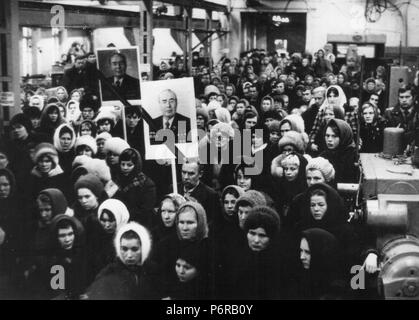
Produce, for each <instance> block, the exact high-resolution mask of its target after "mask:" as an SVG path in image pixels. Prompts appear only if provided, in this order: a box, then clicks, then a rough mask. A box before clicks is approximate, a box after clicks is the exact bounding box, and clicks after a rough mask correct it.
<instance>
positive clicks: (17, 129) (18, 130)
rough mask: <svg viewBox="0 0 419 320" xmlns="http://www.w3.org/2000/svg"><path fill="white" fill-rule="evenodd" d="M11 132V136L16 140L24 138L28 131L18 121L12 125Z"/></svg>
mask: <svg viewBox="0 0 419 320" xmlns="http://www.w3.org/2000/svg"><path fill="white" fill-rule="evenodd" d="M11 132H12V137H13V138H14V139H16V140H25V139H26V138H27V137H28V131H26V128H25V127H24V126H22V125H21V124H19V123H17V124H15V125H13V127H12V131H11Z"/></svg>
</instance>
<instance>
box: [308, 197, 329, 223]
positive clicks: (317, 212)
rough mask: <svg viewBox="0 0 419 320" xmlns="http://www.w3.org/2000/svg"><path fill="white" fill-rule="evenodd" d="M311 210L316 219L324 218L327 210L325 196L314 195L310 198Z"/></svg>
mask: <svg viewBox="0 0 419 320" xmlns="http://www.w3.org/2000/svg"><path fill="white" fill-rule="evenodd" d="M310 211H311V214H312V216H313V218H314V220H321V219H323V217H324V215H325V213H326V211H327V202H326V199H325V197H324V196H321V195H314V196H312V197H311V198H310Z"/></svg>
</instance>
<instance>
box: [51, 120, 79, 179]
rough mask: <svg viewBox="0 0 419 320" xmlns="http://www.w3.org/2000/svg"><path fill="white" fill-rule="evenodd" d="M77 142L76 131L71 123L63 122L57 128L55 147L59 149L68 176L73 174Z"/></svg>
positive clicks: (59, 155)
mask: <svg viewBox="0 0 419 320" xmlns="http://www.w3.org/2000/svg"><path fill="white" fill-rule="evenodd" d="M75 143H76V133H75V132H74V130H73V127H72V126H71V125H68V124H66V123H63V124H61V125H60V126H59V127H58V128H57V129H56V130H55V133H54V147H55V148H56V149H57V151H58V158H59V163H60V166H61V168H62V169H63V170H64V172H65V173H66V174H67V175H68V176H69V175H70V174H71V165H72V163H73V160H74V158H75V156H76V152H75V149H74V145H75Z"/></svg>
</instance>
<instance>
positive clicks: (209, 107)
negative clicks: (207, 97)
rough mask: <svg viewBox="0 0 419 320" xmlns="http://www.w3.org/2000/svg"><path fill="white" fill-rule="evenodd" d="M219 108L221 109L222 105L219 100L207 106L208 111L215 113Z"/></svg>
mask: <svg viewBox="0 0 419 320" xmlns="http://www.w3.org/2000/svg"><path fill="white" fill-rule="evenodd" d="M218 108H221V104H220V103H219V102H218V101H217V100H212V101H210V102H209V103H208V105H207V111H208V112H210V111H214V110H216V109H218Z"/></svg>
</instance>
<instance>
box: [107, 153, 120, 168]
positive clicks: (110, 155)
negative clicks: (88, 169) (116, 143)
mask: <svg viewBox="0 0 419 320" xmlns="http://www.w3.org/2000/svg"><path fill="white" fill-rule="evenodd" d="M107 158H108V160H109V163H110V164H111V165H113V166H115V165H117V164H118V163H119V155H118V154H116V153H113V152H109V153H108V155H107Z"/></svg>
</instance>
